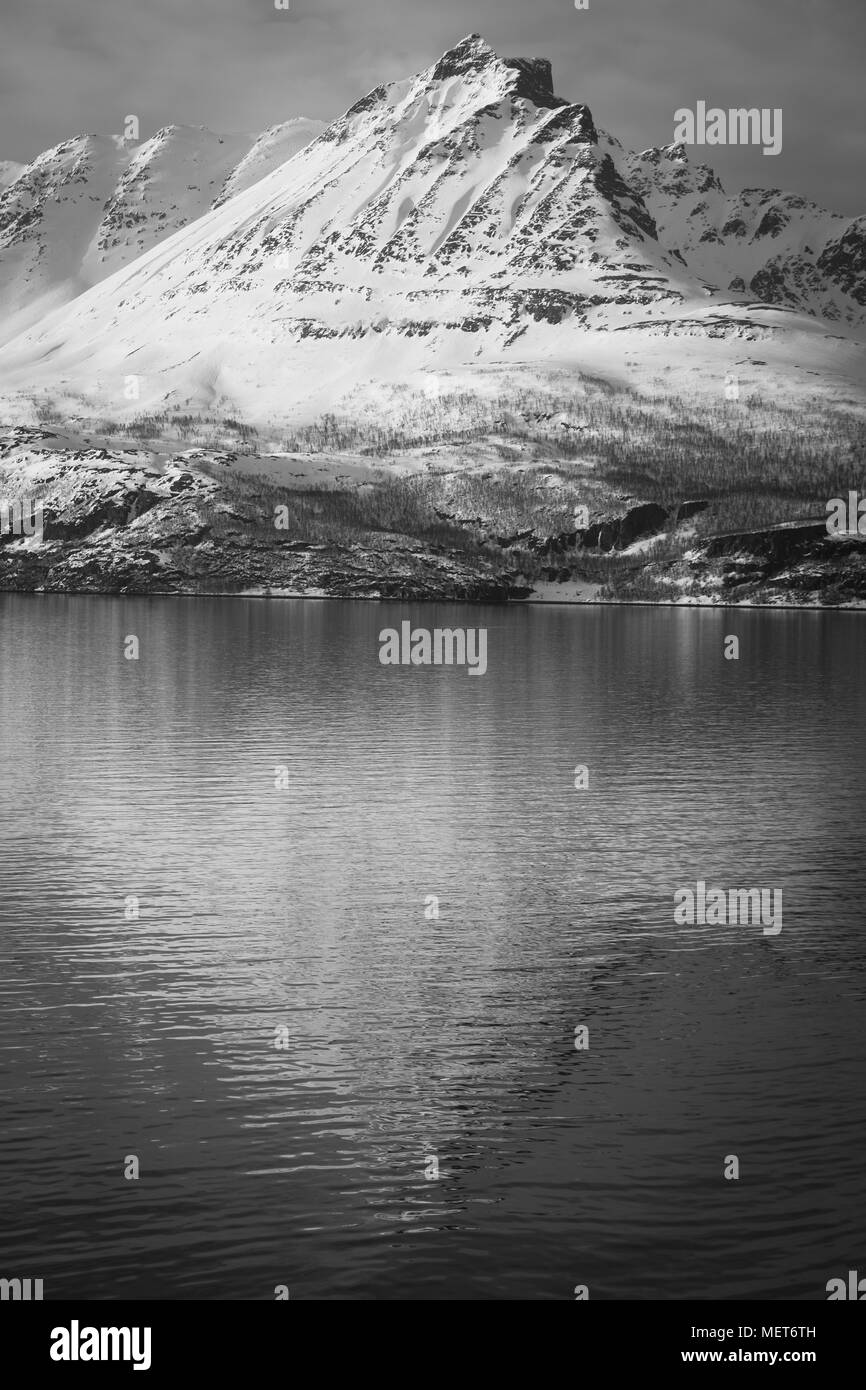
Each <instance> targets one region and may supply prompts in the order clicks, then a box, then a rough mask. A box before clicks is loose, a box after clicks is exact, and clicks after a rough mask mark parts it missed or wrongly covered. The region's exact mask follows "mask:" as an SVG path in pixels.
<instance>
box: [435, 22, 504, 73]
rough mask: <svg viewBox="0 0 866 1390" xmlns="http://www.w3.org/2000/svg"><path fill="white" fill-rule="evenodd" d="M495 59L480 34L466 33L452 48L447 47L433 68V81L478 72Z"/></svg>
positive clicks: (488, 45) (491, 50) (494, 55)
mask: <svg viewBox="0 0 866 1390" xmlns="http://www.w3.org/2000/svg"><path fill="white" fill-rule="evenodd" d="M496 61H497V58H496V54H495V53H494V52H493V49H492V48H491V47H490V44H489V43H486V42H485V40H484V39H483V38H482V37H481V35H480V34H467V35H466V37H465V39H461V40H460V42H459V43H458V44H455V46H454V48H449V49H448V50H447V51H446V52H445V53H443V54H442V57H441V58H440V59H439V62H438V63H437V64H436V66H435V67H434V69H433V74H432V75H433V81H434V82H442V81H445V79H446V78H449V77H463V76H465V75H466V74H467V73H471V72H478V71H480V70H481V69H482V68H486V67H489V66H490V64H491V63H495V62H496Z"/></svg>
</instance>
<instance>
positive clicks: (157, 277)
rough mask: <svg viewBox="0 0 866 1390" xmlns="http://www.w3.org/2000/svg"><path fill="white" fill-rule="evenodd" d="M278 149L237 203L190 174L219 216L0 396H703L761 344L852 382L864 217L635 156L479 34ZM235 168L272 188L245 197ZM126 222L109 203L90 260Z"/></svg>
mask: <svg viewBox="0 0 866 1390" xmlns="http://www.w3.org/2000/svg"><path fill="white" fill-rule="evenodd" d="M280 130H282V131H284V130H285V127H281V128H278V131H280ZM304 133H305V134H306V131H305V132H304ZM282 138H283V137H282V136H280V135H279V134H277V135H274V133H273V132H268V134H267V135H266V136H265V137H262V141H259V142H258V148H256V147H253V148H251V149H250V151H249V152H248V155H247V160H246V161H241V163H240V164H239V165H238V167H237V171H236V186H235V189H234V190H232V191H233V192H234V196H231V197H229V198H228V200H227V201H224V200H223V199H222V198H221V197H220V195H219V193H217V194H215V195H213V196H211V195H212V188H213V187H215V185H216V183H217V182H219V179H220V177H222V169H223V165H222V164H219V170H220V172H219V173H214V174H213V175H212V176H211V177H210V178H208V179H206V178H205V175H210V173H211V169H212V167H213V166H212V164H211V163H210V162H208V161H207V160H205V161H204V163H205V168H204V170H203V173H202V177H200V178H199V179H198V188H197V192H196V196H198V197H200V198H201V200H202V203H203V204H204V203H207V205H210V204H211V203H213V204H216V206H214V207H213V208H212V210H211V211H209V212H207V213H205V215H203V216H199V217H198V219H197V220H196V221H194V222H192V223H190V224H189V225H186V226H183V227H181V228H180V230H178V231H177V232H175V234H174V235H171V236H169V237H168V238H167V239H166V240H162V241H160V242H159V244H158V245H155V246H153V247H152V249H150V250H145V251H144V253H143V254H141V255H139V256H138V257H137V258H136V259H135V260H133V261H131V263H130V264H127V265H126V266H125V267H124V268H122V269H120V270H118V271H116V273H114V274H112V275H110V276H109V277H108V278H107V279H106V280H104V281H103V282H102V283H101V284H98V285H96V286H95V287H94V288H92V289H90V290H88V291H87V292H86V293H83V294H81V295H79V297H78V298H76V299H75V300H74V301H73V302H72V303H69V304H67V305H65V307H63V308H61V309H60V310H58V311H57V312H56V313H54V314H52V315H50V316H49V317H48V318H47V319H46V320H45V321H44V322H42V323H40V324H39V326H38V327H33V328H32V329H31V330H29V331H27V332H25V333H22V334H21V335H20V336H18V337H16V338H15V340H14V341H13V342H11V343H8V344H7V346H6V347H5V348H4V349H2V350H0V385H2V386H3V387H4V389H7V390H8V389H11V388H17V389H19V390H24V389H27V388H34V389H36V390H39V391H41V390H47V391H60V390H62V391H64V392H66V393H67V394H69V395H73V396H77V397H79V398H81V399H83V400H84V401H86V402H89V403H90V404H91V405H92V407H93V408H94V409H105V408H106V406H108V405H110V406H111V408H113V409H115V410H116V409H117V408H118V405H120V406H121V408H122V400H121V398H120V387H121V384H122V382H123V380H124V378H125V377H126V376H127V375H128V374H130V373H133V374H135V376H136V377H137V378H138V381H139V383H140V395H139V397H138V399H137V407H136V408H138V409H140V408H141V406H142V404H144V405H147V406H149V407H156V406H164V405H166V404H168V405H171V404H176V405H192V406H194V407H197V408H208V409H213V408H215V407H220V406H227V407H229V408H230V409H231V410H233V411H241V412H245V413H246V414H247V415H248V416H249V417H250V418H254V419H265V418H269V417H270V418H275V417H280V418H283V419H286V418H290V417H292V418H297V417H298V416H302V415H308V416H309V415H313V414H315V413H316V412H317V411H321V410H323V409H329V408H332V407H333V406H334V404H335V402H337V401H344V402H345V401H350V400H352V399H353V398H354V399H357V398H358V396H359V394H360V395H362V396H366V397H367V398H368V399H369V398H370V393H371V389H375V383H377V382H390V383H392V384H393V383H395V382H399V381H405V380H412V379H413V378H415V377H416V376H417V374H418V373H423V372H427V373H430V372H434V373H442V372H445V373H450V374H452V375H454V376H455V377H462V376H465V375H466V374H467V373H471V374H472V376H473V380H474V381H475V382H476V383H477V382H479V381H480V380H481V378H482V376H483V370H484V369H491V368H502V367H507V368H509V369H519V370H529V371H535V372H537V371H538V370H539V368H541V369H544V370H549V369H554V368H555V369H564V370H574V369H579V370H582V371H586V370H590V371H591V370H593V369H596V370H599V369H600V370H601V373H602V374H605V373H607V374H608V375H618V376H620V377H622V376H623V375H627V372H626V368H627V365H628V363H629V361H630V354H631V359H634V357H635V354H639V355H640V357H641V365H642V370H643V371H644V375H645V374H646V372H647V371H648V370H652V371H653V372H655V373H656V374H661V373H664V372H671V371H672V370H673V371H674V372H675V373H676V382H675V383H674V382H671V384H672V385H674V384H675V385H676V387H677V389H683V387H684V385H688V386H689V387H690V388H694V389H697V390H704V391H706V392H713V393H718V392H719V390H720V389H721V388H720V380H721V378H722V377H723V376H724V373H725V371H727V370H730V369H731V367H732V366H733V364H734V363H737V362H739V361H740V360H742V359H743V355H744V353H745V354H746V355H747V356H748V354H749V353H750V352H751V351H752V349H751V346H750V345H751V344H758V345H759V349H760V351H759V357H760V365H761V366H762V367H763V368H765V369H766V370H767V371H768V372H775V373H777V375H778V374H781V376H786V375H787V376H791V375H792V374H794V373H796V372H797V371H801V372H802V373H809V374H810V375H811V377H812V378H813V379H812V380H811V382H810V386H811V387H812V388H813V389H814V387H815V381H814V376H815V374H816V373H817V374H818V375H819V376H822V377H829V376H830V375H832V376H833V377H834V378H835V379H837V380H838V381H842V382H845V383H848V385H847V386H846V388H845V389H850V383H852V382H856V381H857V380H858V379H859V380H861V381H862V378H863V375H864V372H863V356H864V349H863V342H862V326H863V322H864V311H863V306H864V303H866V293H864V275H863V261H864V236H863V232H864V226H863V221H862V219H859V220H850V219H844V218H839V217H836V216H835V215H834V214H831V213H824V212H822V211H821V210H820V209H818V208H814V207H813V206H811V205H809V204H807V203H805V201H804V200H802V199H796V198H794V197H793V196H792V195H784V194H779V193H775V192H773V193H769V194H760V193H756V192H755V191H752V190H750V191H748V192H746V193H743V194H741V195H738V196H737V197H734V198H733V199H728V198H727V197H726V195H725V194H724V192H723V190H722V189H721V186H720V184H719V182H718V180H717V179H716V178H715V176H714V175H713V174H712V171H711V170H709V169H707V168H706V167H705V166H703V165H699V166H693V165H692V164H691V163H690V162H689V161H688V159H687V158H686V157H685V155H684V152H683V151H681V150H679V149H671V148H666V149H661V150H649V151H645V152H643V153H642V154H639V155H633V154H630V153H628V152H627V151H625V150H624V149H623V147H622V146H621V145H620V144H619V142H618V141H617V140H616V139H614V138H613V137H611V136H608V135H606V134H605V133H603V132H602V131H600V130H599V129H598V128H597V127H596V124H595V122H594V119H593V116H592V114H591V113H590V111H589V110H588V108H587V107H586V106H585V105H582V104H580V103H574V102H569V101H566V100H565V99H564V98H561V97H559V96H557V95H555V93H554V89H553V83H552V75H551V67H550V63H549V62H548V61H546V60H545V59H541V58H532V59H503V58H500V57H498V56H497V55H496V54H495V53H494V52H493V50H492V49H491V48H490V47H489V46H488V45H487V44H486V43H485V42H484V41H483V40H482V39H481V38H480V37H479V36H478V35H470V36H469V37H468V38H466V39H464V40H463V41H462V42H461V43H459V44H458V45H457V47H456V48H454V49H451V50H450V51H449V52H447V53H446V54H445V55H444V56H443V57H442V58H441V59H440V60H439V61H438V62H436V63H435V64H433V65H432V66H431V67H429V68H427V69H425V70H424V71H423V72H421V73H419V74H417V75H416V76H414V77H410V78H407V79H406V80H404V81H400V82H395V83H391V84H389V85H388V86H383V87H377V88H376V89H374V90H373V91H372V92H370V93H368V95H367V96H365V97H363V98H362V99H361V100H360V101H358V102H357V103H356V104H355V105H354V106H353V107H352V108H351V109H350V110H349V111H348V112H346V114H345V115H344V116H342V117H340V118H339V119H338V120H336V121H335V122H333V123H332V124H331V125H330V126H328V127H327V129H325V130H323V131H322V132H321V133H320V134H318V136H317V137H316V138H314V139H313V140H312V141H311V142H310V143H307V144H304V145H303V147H302V148H299V149H297V152H295V153H293V154H292V157H291V158H289V159H288V160H286V161H285V162H278V161H279V156H280V154H281V153H282V151H283V150H285V149H286V148H290V147H291V140H289V141H288V143H287V144H285V145H281V144H280V141H281V139H282ZM73 143H74V142H73ZM60 148H61V150H62V149H63V147H60ZM271 151H274V155H273V159H272V158H271ZM52 153H53V154H56V152H52ZM226 154H227V155H229V157H231V156H232V155H233V154H234V151H226ZM69 157H70V158H72V157H73V156H72V153H71V152H70V156H69ZM155 157H156V152H154V154H153V155H152V156H151V158H155ZM107 158H108V156H107V153H106V160H107ZM250 160H252V163H253V170H252V172H253V173H256V172H259V171H261V170H263V169H266V168H271V172H269V173H266V174H265V176H264V177H262V178H259V179H258V180H257V181H256V182H254V183H252V184H248V180H247V173H248V172H250V169H249V167H248V169H247V170H246V171H245V170H244V163H245V162H246V163H247V164H248V166H249V161H250ZM95 162H98V161H95ZM37 163H38V161H37ZM272 165H274V166H275V167H271V166H272ZM135 178H136V174H134V173H133V174H132V175H131V180H132V185H131V186H132V187H133V188H134V186H135ZM107 180H108V173H106V181H107ZM69 182H70V183H71V185H72V190H71V194H70V196H74V195H76V193H77V191H78V183H80V182H81V180H79V181H78V183H76V179H75V178H74V177H70V179H69ZM205 182H207V193H206V194H205V193H203V192H202V191H201V189H202V184H203V183H205ZM20 183H21V179H20V178H19V179H18V180H17V181H16V183H15V184H14V185H13V191H14V190H17V189H18V186H19V184H20ZM247 185H248V186H247ZM172 187H174V185H172ZM222 187H224V188H225V189H226V191H227V192H228V190H229V188H230V187H231V180H230V179H228V180H224V182H223V185H222ZM79 196H89V195H86V194H81V195H79ZM97 196H98V195H94V197H97ZM172 196H174V194H172ZM7 197H8V195H7ZM2 206H3V204H2V203H0V208H2ZM134 206H135V202H134V197H133V199H132V203H130V201H129V200H127V201H126V202H124V200H123V198H121V199H120V202H119V204H118V210H117V214H116V215H115V214H114V213H112V228H111V229H109V230H108V231H107V232H106V231H105V230H101V231H100V233H99V235H98V236H97V237H96V238H95V239H94V238H91V239H90V241H88V243H87V246H86V247H85V254H83V255H82V256H81V257H80V259H81V263H82V264H86V265H92V264H93V262H94V259H95V258H98V256H99V255H100V254H105V253H106V252H110V251H112V250H113V249H114V248H113V246H112V244H111V243H112V240H113V237H112V231H116V230H118V229H119V227H121V226H123V227H126V224H127V221H128V220H129V213H130V209H131V207H134ZM161 210H162V209H161ZM106 215H108V214H106ZM192 215H195V214H192ZM151 220H152V219H149V218H148V219H146V220H145V222H143V223H142V224H141V226H142V228H145V227H150V225H151ZM157 220H164V219H161V218H159V216H158V217H157ZM165 220H167V219H165ZM101 225H102V224H101V222H100V228H101ZM137 225H138V224H133V226H132V227H131V228H127V230H128V232H129V233H130V234H131V236H132V237H134V236H135V235H136V226H137ZM141 234H142V236H144V235H146V233H145V232H144V230H142V233H141ZM121 243H122V238H120V237H118V246H120V245H121ZM52 248H53V252H54V254H59V252H58V251H57V248H56V247H54V246H53V242H52ZM118 254H120V253H118ZM93 278H94V279H95V278H96V276H95V275H94V276H93ZM768 306H770V307H768ZM831 326H832V331H831ZM768 364H769V366H768ZM479 369H481V370H480V371H479Z"/></svg>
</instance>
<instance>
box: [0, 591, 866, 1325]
mask: <svg viewBox="0 0 866 1390" xmlns="http://www.w3.org/2000/svg"><path fill="white" fill-rule="evenodd" d="M406 617H410V618H412V619H413V621H414V622H416V623H417V624H420V625H424V626H426V627H433V626H436V625H438V626H455V625H463V626H476V627H477V626H485V627H486V628H487V629H488V670H487V674H486V675H485V676H483V677H476V678H473V677H470V676H468V674H467V672H466V671H465V670H459V669H453V668H452V669H448V668H438V669H429V668H391V667H383V666H381V665H380V664H379V661H378V633H379V631H380V629H382V628H385V627H389V626H393V627H399V624H400V621H401V620H402V619H403V618H406ZM863 621H864V620H863V619H862V618H860V617H858V616H857V615H856V614H846V613H820V614H819V613H776V612H731V611H730V610H729V611H727V612H723V611H719V612H712V611H703V610H694V609H689V610H666V609H654V608H633V609H627V608H549V609H539V608H533V609H531V610H530V609H526V608H520V607H515V608H508V609H506V608H500V607H465V606H459V607H457V606H455V607H449V606H405V605H400V604H364V603H348V602H347V603H317V602H306V603H305V602H303V601H273V602H266V601H261V600H258V601H257V600H243V599H222V600H214V599H201V600H198V599H176V600H175V599H152V598H150V599H149V598H123V597H120V598H103V597H92V598H91V597H62V596H57V597H54V596H40V595H0V642H2V648H0V652H2V656H0V734H2V748H3V755H4V757H3V766H4V776H3V778H2V780H0V836H2V855H0V1096H2V1116H3V1123H2V1135H0V1265H2V1268H0V1275H3V1276H5V1277H12V1276H21V1277H28V1276H29V1277H41V1278H43V1279H44V1280H45V1296H46V1298H52V1297H54V1298H62V1297H72V1296H75V1297H89V1298H120V1297H123V1298H176V1299H185V1298H207V1299H213V1298H216V1299H267V1298H273V1296H274V1289H275V1286H277V1285H279V1284H284V1285H287V1286H288V1288H289V1289H290V1291H291V1297H292V1298H293V1299H296V1298H302V1299H303V1298H434V1299H438V1298H447V1299H454V1298H472V1299H490V1298H496V1299H502V1298H505V1299H510V1298H527V1299H538V1298H541V1299H550V1298H553V1299H562V1298H566V1299H568V1298H572V1297H573V1290H574V1287H575V1285H578V1284H584V1285H587V1286H588V1288H589V1291H590V1297H591V1298H646V1297H660V1298H689V1297H692V1298H693V1297H697V1298H761V1299H764V1298H770V1299H773V1298H803V1299H813V1298H821V1299H823V1298H825V1297H826V1293H825V1285H826V1282H827V1280H828V1279H830V1278H833V1277H835V1276H838V1275H843V1276H844V1275H845V1274H846V1272H847V1270H848V1269H849V1268H858V1267H859V1268H863V1267H864V1262H866V1241H864V1232H866V1197H864V1184H863V1180H862V1173H863V1148H864V1129H866V1124H864V1121H866V1097H864V1092H866V1085H864V1064H866V1039H864V1028H863V1002H864V992H866V991H864V978H866V977H864V966H866V934H864V925H866V922H864V915H866V914H864V909H863V864H864V832H863V822H864V809H866V804H864V803H866V795H864V790H863V780H862V765H863V738H862V728H863V714H864V710H863V695H862V692H863V689H864V677H866V659H864V639H863V634H864V627H863ZM729 633H736V634H738V635H739V637H740V644H741V656H740V660H739V661H738V662H731V661H726V660H725V659H724V656H723V648H724V638H725V636H726V635H727V634H729ZM131 634H135V635H137V636H138V638H139V640H140V648H141V650H140V659H139V660H138V661H129V660H126V659H124V655H123V650H124V639H125V637H127V636H128V635H131ZM577 764H586V765H588V767H589V769H590V786H589V789H588V790H576V789H575V787H574V769H575V766H576V765H577ZM278 768H285V769H287V781H288V785H287V786H286V787H280V788H278V787H277V786H276V785H275V781H276V780H277V778H278V776H279V774H278V773H277V772H276V769H278ZM698 879H704V880H706V881H708V882H711V883H714V884H716V885H718V886H721V887H725V888H729V887H781V888H782V890H783V902H784V917H783V930H782V932H781V933H780V934H779V935H778V936H776V937H767V936H765V935H764V934H763V932H762V930H761V928H760V927H759V926H741V925H737V926H725V927H707V926H677V925H675V924H674V920H673V893H674V891H675V889H676V888H678V887H680V886H683V885H689V884H691V885H694V884H695V882H696V881H697V880H698ZM431 896H435V897H436V898H437V899H438V903H439V916H438V919H437V918H434V917H432V916H431V915H430V914H431V913H432V904H431V903H430V898H431ZM133 897H134V898H137V899H138V900H139V908H138V917H137V919H136V918H135V917H134V905H132V904H130V903H129V901H128V900H129V899H130V898H133ZM425 908H426V915H425ZM130 916H131V920H128V918H129V917H130ZM579 1025H585V1026H587V1027H588V1029H589V1044H590V1045H589V1049H588V1050H586V1051H577V1050H576V1049H575V1046H574V1030H575V1027H577V1026H579ZM279 1030H283V1031H279ZM278 1042H280V1043H284V1044H285V1045H284V1046H280V1047H278V1046H277V1045H276V1044H277V1043H278ZM133 1155H134V1156H136V1157H137V1159H138V1161H139V1164H140V1177H139V1178H138V1180H137V1181H136V1180H127V1179H126V1178H125V1177H124V1167H125V1161H126V1159H127V1158H128V1157H129V1156H133ZM728 1155H736V1156H737V1157H738V1160H739V1165H740V1177H739V1180H738V1181H726V1180H725V1178H724V1169H725V1160H726V1156H728ZM432 1159H435V1160H436V1162H437V1163H438V1168H439V1176H438V1177H434V1178H430V1177H428V1176H426V1174H427V1173H429V1172H431V1171H432V1170H433V1167H434V1165H433V1164H432V1163H431V1160H432ZM858 1262H859V1264H858Z"/></svg>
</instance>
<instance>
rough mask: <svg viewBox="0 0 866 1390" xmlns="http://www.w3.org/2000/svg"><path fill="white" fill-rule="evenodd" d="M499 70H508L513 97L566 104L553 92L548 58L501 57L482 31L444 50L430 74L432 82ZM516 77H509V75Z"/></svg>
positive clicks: (539, 103) (469, 35) (541, 102)
mask: <svg viewBox="0 0 866 1390" xmlns="http://www.w3.org/2000/svg"><path fill="white" fill-rule="evenodd" d="M496 69H499V71H500V73H501V72H502V70H503V69H507V70H509V77H510V80H509V83H508V85H509V87H510V90H511V92H512V95H513V96H518V97H525V98H526V100H527V101H531V102H533V103H534V104H535V105H536V106H546V107H549V106H565V105H566V104H567V103H566V102H565V101H563V100H562V99H561V98H560V97H557V96H554V92H553V69H552V67H551V64H550V61H549V59H547V58H500V57H499V56H498V54H496V53H495V52H494V50H493V49H492V48H491V47H490V44H489V43H487V42H486V40H485V39H483V38H482V37H481V35H480V34H467V35H466V37H465V39H461V40H460V42H459V43H458V44H457V45H456V46H455V47H454V48H449V49H448V51H447V53H443V55H442V57H441V58H440V59H439V61H438V63H437V64H436V65H435V67H434V68H433V70H432V72H431V74H430V76H431V80H432V81H433V82H444V81H447V80H448V79H449V78H451V77H470V76H475V75H479V74H484V73H486V72H488V71H489V72H493V71H495V70H496ZM512 73H513V74H514V76H510V74H512Z"/></svg>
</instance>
